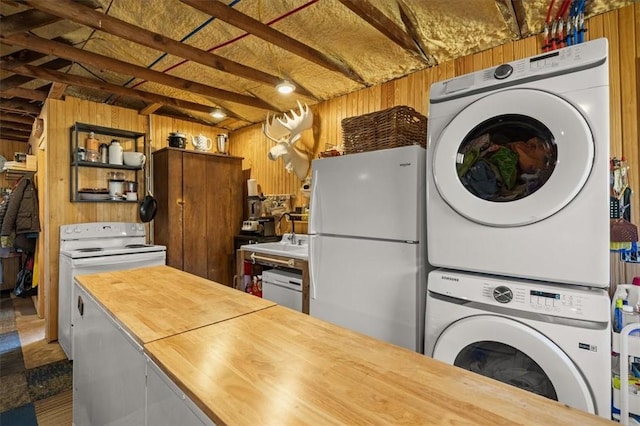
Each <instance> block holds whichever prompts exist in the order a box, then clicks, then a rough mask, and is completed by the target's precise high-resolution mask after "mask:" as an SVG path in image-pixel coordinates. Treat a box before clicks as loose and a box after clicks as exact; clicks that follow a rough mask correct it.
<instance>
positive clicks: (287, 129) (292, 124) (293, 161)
mask: <svg viewBox="0 0 640 426" xmlns="http://www.w3.org/2000/svg"><path fill="white" fill-rule="evenodd" d="M298 109H299V110H300V112H299V113H298V112H297V111H296V109H292V110H291V111H290V113H291V117H289V116H288V115H287V114H286V113H285V114H283V117H282V118H280V117H278V116H277V115H273V116H269V114H268V113H267V119H266V121H265V123H264V124H263V125H262V132H263V133H264V135H265V136H266V137H267V138H269V139H271V140H272V141H274V142H275V143H276V145H275V146H274V147H272V148H271V149H270V150H269V159H270V160H273V161H275V160H277V159H278V158H280V157H282V159H283V160H284V167H285V168H286V170H287V171H288V172H289V173H291V172H294V173H295V174H296V176H297V177H298V179H300V180H302V179H304V178H305V177H306V176H307V173H309V166H310V165H311V160H310V156H309V153H308V152H306V151H303V150H300V149H298V148H296V147H295V145H294V144H295V142H296V141H297V140H299V139H300V137H301V133H302V132H303V131H305V130H307V129H310V128H311V126H313V113H312V112H311V111H310V110H309V106H308V105H307V104H305V105H304V106H303V105H302V104H301V103H300V101H298Z"/></svg>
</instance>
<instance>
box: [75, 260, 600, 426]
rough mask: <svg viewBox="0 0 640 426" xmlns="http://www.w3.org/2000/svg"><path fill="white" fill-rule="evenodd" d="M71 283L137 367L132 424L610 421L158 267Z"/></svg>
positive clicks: (127, 418)
mask: <svg viewBox="0 0 640 426" xmlns="http://www.w3.org/2000/svg"><path fill="white" fill-rule="evenodd" d="M76 283H77V285H79V287H80V289H81V290H83V292H84V293H83V294H84V296H83V297H84V298H85V299H87V301H86V302H85V305H86V304H87V302H89V299H92V300H93V301H95V303H96V304H97V305H98V306H99V309H98V310H100V311H101V313H102V314H104V315H106V316H108V317H109V320H110V321H111V322H112V323H113V324H114V329H119V332H120V333H121V334H122V335H123V336H125V338H128V339H130V340H131V341H132V342H133V343H132V345H133V346H134V347H135V348H136V350H133V351H131V356H132V357H134V358H135V357H136V356H137V357H141V358H142V359H144V360H145V362H146V369H145V364H144V363H143V364H142V367H140V368H141V369H142V370H143V373H144V371H146V373H144V374H145V375H146V376H145V375H143V379H141V380H142V382H143V386H146V395H144V396H143V398H141V399H140V401H141V402H140V404H142V407H140V410H138V411H140V412H139V413H137V414H136V415H137V416H138V417H136V419H137V420H136V421H140V422H141V423H139V424H144V423H145V422H146V423H148V424H172V422H173V423H174V424H178V423H175V422H176V421H177V420H179V421H180V423H179V424H182V425H184V424H213V423H215V424H218V425H225V424H226V425H245V424H247V425H249V424H251V425H262V424H273V425H286V424H314V425H325V424H385V425H388V424H409V425H417V424H421V425H422V424H486V425H495V424H514V423H516V424H545V425H550V424H557V425H560V424H562V425H566V424H581V425H584V424H606V423H608V421H607V420H605V419H602V418H599V417H597V416H594V415H590V414H587V413H584V412H582V411H579V410H576V409H572V408H569V407H566V406H564V405H563V404H560V403H558V402H555V401H551V400H548V399H546V398H543V397H541V396H538V395H534V394H531V393H529V392H526V391H523V390H520V389H518V388H514V387H512V386H508V385H505V384H502V383H500V382H497V381H494V380H492V379H488V378H485V377H482V376H479V375H476V374H473V373H471V372H468V371H466V370H462V369H460V368H457V367H453V366H450V365H447V364H444V363H442V362H439V361H436V360H433V359H431V358H428V357H425V356H423V355H420V354H417V353H414V352H411V351H409V350H407V349H404V348H400V347H397V346H393V345H390V344H387V343H384V342H381V341H378V340H375V339H372V338H369V337H367V336H364V335H362V334H358V333H355V332H352V331H349V330H346V329H344V328H341V327H338V326H335V325H332V324H329V323H326V322H324V321H321V320H318V319H316V318H312V317H309V316H308V315H304V314H301V313H299V312H295V311H293V310H290V309H288V308H285V307H282V306H277V305H273V304H272V303H270V302H267V301H263V300H261V299H258V298H256V297H254V296H250V295H248V294H245V293H243V292H240V291H238V290H234V289H231V288H229V287H226V286H223V285H221V284H216V283H213V282H210V281H207V280H204V279H202V278H198V277H195V276H193V275H190V274H188V273H185V272H182V271H179V270H176V269H173V268H170V267H167V266H160V267H151V268H143V269H138V270H130V271H120V272H109V273H103V274H95V275H85V276H79V277H76ZM118 293H120V294H119V295H118ZM172 295H173V296H174V297H172ZM87 306H88V305H87ZM87 312H88V311H85V312H84V314H85V315H87V316H88V314H87ZM207 323H208V324H207ZM170 324H175V327H172V326H171V325H170ZM79 335H80V336H82V333H80V334H79ZM134 343H135V344H134ZM136 345H139V347H137V346H136ZM118 353H119V352H118ZM118 353H116V354H115V355H113V356H115V357H118ZM136 354H137V355H136ZM87 356H88V355H87ZM83 362H84V361H83V358H79V357H78V356H77V355H76V359H75V360H74V364H76V363H80V364H82V363H83ZM116 362H117V360H116ZM121 363H122V362H121ZM112 364H113V363H112ZM127 364H128V363H127ZM75 368H76V366H75V365H74V421H76V420H78V419H76V409H77V408H76V394H77V393H82V392H88V391H90V389H79V388H77V387H76V386H77V383H76V374H75V373H76V371H75ZM110 373H112V374H116V372H110ZM131 374H132V373H129V375H131ZM116 375H117V374H116ZM124 379H125V378H123V380H124ZM144 383H146V385H144ZM125 392H126V389H125V388H123V387H120V388H119V391H118V393H125ZM159 395H161V396H162V398H160V397H159ZM171 395H172V396H171ZM170 396H171V397H170ZM101 397H102V399H101V400H98V401H90V402H89V403H88V406H96V407H99V406H100V404H103V403H105V402H104V401H108V400H110V399H112V398H115V397H114V396H109V395H107V397H105V396H101ZM181 407H182V408H181ZM78 409H79V408H78ZM141 413H142V417H141V416H140V415H141ZM85 414H86V413H85ZM191 414H193V415H191ZM171 416H173V417H171ZM123 419H124V420H123ZM131 419H132V417H131V414H130V413H129V412H127V413H123V417H122V419H115V421H112V422H111V423H112V424H135V423H136V421H131ZM82 420H84V421H85V423H82V424H87V423H92V422H93V423H96V421H93V419H92V418H87V417H86V416H85V417H84V418H83V419H82ZM76 424H78V422H77V421H76Z"/></svg>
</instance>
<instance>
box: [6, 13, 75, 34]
mask: <svg viewBox="0 0 640 426" xmlns="http://www.w3.org/2000/svg"><path fill="white" fill-rule="evenodd" d="M61 20H62V18H59V17H57V16H53V15H50V14H48V13H45V12H41V11H39V10H35V9H29V10H25V11H24V12H18V13H14V14H13V15H9V16H3V17H2V34H4V35H11V34H16V33H22V32H25V31H30V30H33V29H36V28H40V27H44V26H45V25H49V24H53V23H54V22H58V21H61Z"/></svg>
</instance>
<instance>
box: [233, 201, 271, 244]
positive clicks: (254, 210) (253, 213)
mask: <svg viewBox="0 0 640 426" xmlns="http://www.w3.org/2000/svg"><path fill="white" fill-rule="evenodd" d="M263 201H264V198H262V197H260V196H258V195H252V196H249V197H247V212H248V215H249V218H248V219H247V220H245V221H244V222H242V228H241V232H242V233H243V234H249V235H258V236H262V237H271V236H273V235H275V234H276V223H275V219H274V217H273V216H267V215H265V214H264V206H263Z"/></svg>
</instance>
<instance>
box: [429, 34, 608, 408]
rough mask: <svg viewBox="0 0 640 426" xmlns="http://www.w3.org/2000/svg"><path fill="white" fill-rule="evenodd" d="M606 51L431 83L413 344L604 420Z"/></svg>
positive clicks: (588, 47)
mask: <svg viewBox="0 0 640 426" xmlns="http://www.w3.org/2000/svg"><path fill="white" fill-rule="evenodd" d="M607 50H608V44H607V40H606V39H597V40H594V41H590V42H587V43H584V44H578V45H575V46H571V47H567V48H564V49H560V50H556V51H553V52H548V53H544V54H541V55H537V56H533V57H530V58H527V59H523V60H518V61H513V62H510V63H508V64H503V65H500V66H498V67H493V68H489V69H486V70H483V71H478V72H474V73H471V74H468V75H464V76H461V77H457V78H454V79H451V80H447V81H443V82H439V83H435V84H434V85H432V86H431V90H430V104H429V148H428V151H427V197H428V201H427V239H428V258H429V263H430V264H431V265H432V266H434V267H438V268H440V269H437V270H435V271H432V272H431V273H430V274H429V277H428V292H427V302H426V320H425V323H426V324H425V354H426V355H428V356H432V357H434V358H436V359H439V360H442V361H444V362H447V363H449V364H453V365H457V366H459V367H462V368H465V369H467V370H471V371H474V372H477V373H479V374H483V375H485V376H488V377H492V378H495V379H497V380H500V381H503V382H505V383H509V384H512V385H514V386H518V387H520V388H523V389H526V390H529V391H532V392H535V393H538V394H540V395H543V396H546V397H548V398H552V399H555V400H558V401H560V402H562V403H564V404H567V405H570V406H572V407H576V408H579V409H582V410H584V411H588V412H591V413H594V414H597V415H599V416H602V417H605V418H610V417H611V378H610V377H611V376H610V367H611V358H610V348H611V320H610V299H609V296H608V292H607V291H606V289H607V288H608V287H609V79H608V57H607Z"/></svg>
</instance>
